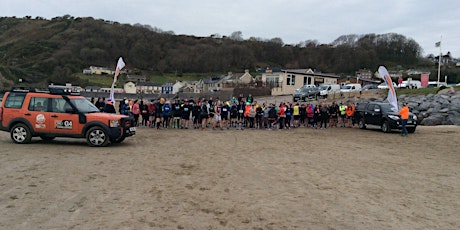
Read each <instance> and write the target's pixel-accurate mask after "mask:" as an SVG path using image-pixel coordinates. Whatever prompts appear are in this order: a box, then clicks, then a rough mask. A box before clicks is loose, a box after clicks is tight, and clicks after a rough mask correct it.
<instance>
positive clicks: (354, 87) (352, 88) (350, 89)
mask: <svg viewBox="0 0 460 230" xmlns="http://www.w3.org/2000/svg"><path fill="white" fill-rule="evenodd" d="M356 91H361V84H347V85H345V86H344V87H343V88H342V89H341V90H340V92H341V93H348V92H356Z"/></svg>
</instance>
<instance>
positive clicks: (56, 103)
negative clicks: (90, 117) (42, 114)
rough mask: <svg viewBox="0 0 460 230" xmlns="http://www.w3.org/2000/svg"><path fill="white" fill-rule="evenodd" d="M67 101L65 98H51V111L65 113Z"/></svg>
mask: <svg viewBox="0 0 460 230" xmlns="http://www.w3.org/2000/svg"><path fill="white" fill-rule="evenodd" d="M65 103H66V101H65V100H64V99H63V98H52V99H51V108H50V109H51V112H56V113H65V110H64V105H65Z"/></svg>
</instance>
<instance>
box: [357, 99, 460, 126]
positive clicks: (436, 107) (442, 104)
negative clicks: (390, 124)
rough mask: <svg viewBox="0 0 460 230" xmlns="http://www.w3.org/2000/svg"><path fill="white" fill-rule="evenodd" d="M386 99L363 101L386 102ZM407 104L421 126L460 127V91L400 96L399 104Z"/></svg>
mask: <svg viewBox="0 0 460 230" xmlns="http://www.w3.org/2000/svg"><path fill="white" fill-rule="evenodd" d="M382 96H383V97H384V98H379V99H375V98H371V99H361V101H366V100H377V101H384V100H385V99H386V95H382ZM404 102H406V103H407V105H408V106H409V109H410V111H411V112H412V113H414V114H415V115H417V118H418V123H419V124H420V125H427V126H434V125H460V91H457V92H452V91H444V92H443V91H441V92H440V93H438V94H428V95H399V96H398V104H399V105H400V106H401V104H402V103H404Z"/></svg>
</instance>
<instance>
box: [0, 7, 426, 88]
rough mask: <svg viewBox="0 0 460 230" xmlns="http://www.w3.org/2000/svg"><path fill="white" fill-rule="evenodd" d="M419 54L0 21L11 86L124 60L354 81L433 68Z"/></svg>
mask: <svg viewBox="0 0 460 230" xmlns="http://www.w3.org/2000/svg"><path fill="white" fill-rule="evenodd" d="M421 53H422V49H421V47H420V45H419V44H418V43H417V42H416V41H414V40H413V39H410V38H406V37H405V36H403V35H400V34H393V33H390V34H381V35H379V34H366V35H343V36H340V37H339V38H337V39H336V40H335V41H334V42H332V43H330V44H320V43H318V42H317V41H315V40H306V41H304V42H300V43H299V44H295V45H289V44H284V43H283V41H282V40H281V39H280V38H273V39H260V38H249V39H246V40H245V39H242V34H241V32H239V31H237V32H234V33H232V34H231V35H230V36H228V37H226V36H220V35H216V34H214V35H210V36H209V37H195V36H189V35H175V34H174V32H172V31H163V30H161V29H159V28H155V27H151V26H149V25H141V24H134V25H130V24H121V23H118V22H113V21H106V20H102V19H94V18H91V17H87V18H79V17H77V18H75V17H72V16H69V15H65V16H63V17H56V18H53V19H50V20H48V19H44V18H41V17H36V18H32V17H29V16H28V17H24V18H15V17H2V18H0V73H2V75H3V76H4V77H6V78H8V79H10V80H13V81H17V80H18V79H19V78H21V79H24V80H26V81H28V82H33V83H48V82H55V83H65V82H71V83H72V82H73V83H77V84H78V83H80V84H81V82H78V78H76V77H72V75H73V74H74V73H80V72H81V71H82V69H84V68H88V67H89V66H90V65H94V66H106V67H114V65H115V63H116V60H117V59H118V57H120V56H122V57H123V58H124V60H125V62H126V63H127V68H129V69H134V70H139V71H146V72H149V73H155V74H160V75H161V74H164V73H179V74H180V73H226V72H228V71H234V72H241V71H242V70H244V69H250V70H251V71H255V70H256V69H258V68H266V67H280V68H313V69H316V70H317V71H321V72H323V73H335V74H341V75H354V73H355V72H356V71H357V70H359V69H362V68H366V69H370V70H376V69H377V68H378V66H380V65H386V66H387V67H389V68H390V69H391V68H403V69H409V68H426V69H434V68H435V65H434V64H433V63H432V62H430V61H429V60H428V59H426V58H423V57H422V56H421ZM75 81H77V82H75ZM83 84H84V83H83Z"/></svg>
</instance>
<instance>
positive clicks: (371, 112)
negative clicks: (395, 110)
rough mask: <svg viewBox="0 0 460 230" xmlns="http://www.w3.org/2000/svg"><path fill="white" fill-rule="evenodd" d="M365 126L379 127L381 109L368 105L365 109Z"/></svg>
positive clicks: (378, 106)
mask: <svg viewBox="0 0 460 230" xmlns="http://www.w3.org/2000/svg"><path fill="white" fill-rule="evenodd" d="M367 113H368V115H367V121H366V123H367V124H370V125H380V123H381V121H380V120H381V117H382V109H381V108H380V105H377V104H370V105H368V108H367Z"/></svg>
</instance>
